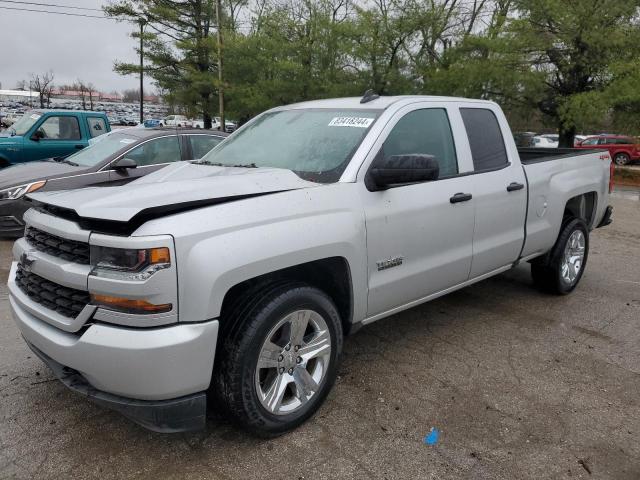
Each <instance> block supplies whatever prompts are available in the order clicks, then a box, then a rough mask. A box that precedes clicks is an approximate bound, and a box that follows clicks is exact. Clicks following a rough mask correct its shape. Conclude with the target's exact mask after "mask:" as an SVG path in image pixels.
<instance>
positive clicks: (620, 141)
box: [616, 138, 633, 145]
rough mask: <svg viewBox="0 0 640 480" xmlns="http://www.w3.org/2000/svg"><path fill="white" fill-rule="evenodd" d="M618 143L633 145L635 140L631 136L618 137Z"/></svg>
mask: <svg viewBox="0 0 640 480" xmlns="http://www.w3.org/2000/svg"><path fill="white" fill-rule="evenodd" d="M616 143H617V144H618V145H632V144H633V140H631V139H630V138H618V139H616Z"/></svg>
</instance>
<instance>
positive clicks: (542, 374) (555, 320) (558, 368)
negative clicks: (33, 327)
mask: <svg viewBox="0 0 640 480" xmlns="http://www.w3.org/2000/svg"><path fill="white" fill-rule="evenodd" d="M635 198H637V197H634V196H633V195H630V196H626V197H618V198H616V199H615V200H614V202H613V203H614V207H615V222H614V224H613V225H611V226H610V227H608V228H605V229H601V230H598V231H596V232H595V233H594V234H593V236H592V237H591V254H590V257H589V265H588V267H587V272H586V274H585V276H584V278H583V280H582V283H581V285H580V287H579V288H578V290H577V291H576V292H574V294H572V295H570V296H567V297H553V296H548V295H545V294H542V293H540V292H538V291H536V290H534V289H533V288H532V287H531V281H530V277H529V269H528V266H526V265H525V266H520V267H518V268H516V269H514V270H512V271H510V272H508V273H506V274H503V275H500V276H499V277H496V278H494V279H491V280H488V281H485V282H483V283H480V284H477V285H475V286H472V287H469V288H466V289H464V290H462V291H459V292H456V293H454V294H451V295H449V296H447V297H445V298H442V299H439V300H437V301H434V302H432V303H429V304H426V305H423V306H421V307H417V308H414V309H412V310H409V311H407V312H404V313H402V314H399V315H396V316H394V317H393V318H390V319H387V320H383V321H380V322H378V323H375V324H373V325H371V326H369V327H366V328H364V329H362V330H361V331H359V332H358V333H357V334H355V335H353V336H352V337H350V338H349V339H347V341H346V344H345V355H344V363H343V366H342V371H341V374H340V378H339V380H338V383H337V385H336V387H335V388H334V390H333V392H332V393H331V395H330V396H329V398H328V401H327V402H326V404H325V405H324V407H323V408H322V409H321V410H320V412H319V413H318V415H316V416H315V417H314V418H313V419H312V420H311V421H310V422H309V423H307V424H306V425H304V426H303V427H301V428H300V429H299V430H297V431H296V432H294V433H292V434H289V435H286V436H284V437H281V438H279V439H276V440H271V441H263V440H256V439H253V438H250V437H248V436H246V435H245V434H243V433H242V432H240V431H238V430H237V429H235V428H234V427H233V426H232V425H229V424H228V422H227V421H226V420H225V419H224V418H218V417H216V416H215V415H212V417H211V420H210V422H209V425H208V428H207V430H206V431H204V432H200V433H196V434H178V435H173V436H163V435H159V434H154V433H149V432H147V431H145V430H143V429H142V428H140V427H137V426H136V425H134V424H132V423H130V422H129V421H127V420H125V419H123V418H122V417H120V416H119V415H117V414H114V413H112V412H109V411H107V410H103V409H101V408H99V407H97V406H95V405H93V404H91V403H89V402H88V401H86V400H85V399H83V398H81V397H79V396H77V395H75V394H73V393H71V392H69V391H67V390H66V389H65V388H64V387H63V386H62V385H61V384H60V383H58V382H57V381H55V380H54V379H53V377H52V375H51V374H50V373H49V371H48V370H47V369H46V368H45V367H44V366H43V364H42V363H41V362H40V361H39V360H38V359H37V358H35V357H34V355H33V354H32V353H31V352H30V351H29V350H28V349H27V347H26V346H25V345H24V343H23V342H22V340H21V339H20V336H19V334H18V331H17V329H16V327H15V326H14V324H13V321H12V320H11V318H10V312H9V307H8V301H7V293H6V288H5V287H4V285H2V286H0V327H1V329H2V335H1V336H0V396H1V399H0V418H1V419H2V420H1V422H0V478H71V477H75V478H83V479H84V478H150V479H151V478H176V479H178V478H187V477H188V478H221V479H227V478H268V479H271V480H272V479H275V478H278V479H279V478H285V477H287V478H290V479H300V478H305V479H316V478H338V477H339V478H438V479H446V478H469V479H496V478H498V479H502V478H504V479H514V478H536V479H538V478H554V479H557V478H572V479H573V478H599V479H600V478H610V479H616V480H624V479H633V480H638V479H639V478H640V349H639V348H638V347H639V345H640V202H639V201H637V200H635ZM10 248H11V244H10V243H9V242H1V243H0V267H1V268H2V270H1V272H0V277H2V280H3V282H2V283H3V284H4V279H5V278H6V275H7V273H8V268H9V261H10V260H9V259H10ZM432 427H436V428H437V429H438V430H439V431H440V437H439V441H438V442H437V444H435V445H426V444H425V443H424V442H423V438H424V437H425V435H426V434H428V433H429V431H430V430H431V428H432Z"/></svg>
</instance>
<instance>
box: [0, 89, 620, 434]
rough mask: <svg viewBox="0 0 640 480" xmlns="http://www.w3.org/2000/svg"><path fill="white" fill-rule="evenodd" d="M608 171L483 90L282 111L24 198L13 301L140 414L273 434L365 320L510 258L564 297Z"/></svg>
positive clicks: (95, 381) (58, 367)
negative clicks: (157, 163) (222, 418)
mask: <svg viewBox="0 0 640 480" xmlns="http://www.w3.org/2000/svg"><path fill="white" fill-rule="evenodd" d="M174 130H175V129H174ZM136 134H140V135H142V133H139V132H136ZM127 138H128V137H126V133H125V132H122V133H120V132H118V133H117V134H115V133H114V134H111V135H110V136H109V137H107V138H105V139H103V140H101V141H99V142H97V143H96V144H95V145H94V146H93V147H91V148H92V149H99V148H100V149H102V148H107V147H109V148H111V146H112V145H113V142H116V143H121V142H122V140H124V139H127ZM183 141H187V142H188V141H190V140H187V139H183ZM125 143H126V142H125ZM129 145H133V142H131V143H130V144H129ZM90 151H91V149H89V150H87V153H89V152H90ZM96 151H97V150H96ZM113 154H114V155H115V154H116V153H115V152H114V153H113ZM78 155H79V154H78ZM118 155H120V157H119V158H120V159H119V160H115V161H116V162H118V163H117V164H116V165H115V166H116V167H117V166H120V167H121V169H122V170H124V172H118V171H117V170H115V171H114V175H125V174H127V173H131V172H130V171H128V169H127V168H126V164H127V161H128V160H129V159H130V157H131V155H132V153H131V152H129V153H125V154H124V155H123V154H122V153H120V154H118ZM74 158H75V159H76V160H77V158H78V157H69V160H70V161H74ZM154 158H155V156H154ZM136 162H137V161H136ZM63 165H64V166H65V167H66V165H67V164H63ZM611 174H612V171H611V159H610V156H609V153H608V152H607V151H598V150H586V149H585V150H573V149H566V150H565V149H556V150H552V149H541V148H529V149H520V150H518V149H517V147H516V145H515V142H514V140H513V137H512V134H511V132H510V130H509V127H508V124H507V120H506V118H505V116H504V114H503V112H502V110H501V109H500V107H498V106H497V105H496V104H495V103H492V102H487V101H479V100H468V99H457V98H444V97H421V96H412V97H378V96H377V95H374V94H371V93H370V92H368V93H367V94H366V95H365V97H363V98H362V99H361V98H346V99H333V100H331V99H329V100H320V101H315V102H306V103H301V104H296V105H291V106H287V107H280V108H275V109H272V110H270V111H268V112H265V113H263V114H262V115H259V116H258V117H256V118H254V119H253V120H251V121H250V122H249V123H248V124H247V125H246V126H245V127H243V128H241V129H240V130H238V131H237V132H236V133H234V134H233V135H232V136H230V137H229V138H228V139H227V140H225V141H224V142H222V143H220V144H219V145H218V146H216V147H215V148H213V150H211V151H210V152H209V153H207V154H206V155H204V157H203V158H202V159H201V160H200V161H198V162H178V163H174V164H172V165H170V166H167V167H166V168H164V169H162V170H160V171H156V172H154V173H151V174H149V175H147V176H145V177H143V178H141V179H139V180H137V181H136V182H134V183H129V184H127V185H122V186H115V187H111V188H108V189H100V188H83V189H79V190H71V191H67V192H47V191H45V187H46V185H45V186H43V187H42V188H41V189H40V190H39V191H35V192H31V193H28V194H27V198H28V200H29V201H31V202H32V205H33V206H34V208H31V209H30V210H28V211H27V213H26V214H25V223H26V234H25V237H24V238H22V239H20V240H18V242H17V243H16V244H15V246H14V249H13V253H14V262H13V264H12V266H11V271H10V274H9V280H8V286H9V295H10V304H11V309H12V312H13V316H14V319H15V321H16V323H17V325H18V327H19V329H20V331H21V333H22V336H23V338H24V339H25V341H26V343H27V345H28V346H29V347H30V348H31V349H32V350H33V351H34V352H35V354H36V355H37V356H38V357H40V358H41V359H42V361H43V362H44V363H45V364H47V365H48V366H49V367H50V368H51V370H52V371H53V372H54V374H55V375H56V376H57V377H58V378H59V379H60V380H61V381H62V382H63V383H64V384H65V385H66V386H68V387H69V388H71V389H73V390H74V391H76V392H78V393H80V394H83V395H85V396H88V397H90V398H91V399H92V400H94V401H96V402H98V403H99V404H101V405H103V406H107V407H109V408H112V409H115V410H117V411H119V412H121V413H123V414H124V415H126V416H127V417H129V418H131V419H132V420H134V421H136V422H138V423H140V424H141V425H143V426H145V427H147V428H150V429H152V430H156V431H162V432H177V431H186V430H193V429H198V428H203V427H204V425H205V419H206V414H207V408H208V405H209V406H210V407H213V406H215V408H221V409H222V410H223V411H224V412H225V413H226V414H227V415H229V416H230V417H231V418H233V419H234V420H235V421H236V422H238V423H239V424H240V425H241V426H243V427H244V428H246V429H247V430H248V431H250V432H252V433H254V434H256V435H260V436H266V437H269V436H275V435H279V434H282V433H284V432H286V431H289V430H291V429H293V428H295V427H296V426H298V425H300V424H301V423H303V422H305V421H306V420H307V419H309V418H310V417H311V416H312V415H313V414H314V412H316V411H317V409H318V408H319V407H320V405H321V404H322V403H323V401H324V399H325V398H326V396H327V394H328V393H329V391H330V389H331V387H332V385H333V383H334V382H335V379H336V376H337V374H338V371H339V365H340V360H341V353H342V346H343V342H344V338H345V336H346V335H348V334H349V333H350V332H353V331H355V330H357V329H358V328H360V327H361V326H363V325H366V324H369V323H371V322H374V321H376V320H379V319H382V318H385V317H388V316H390V315H392V314H394V313H396V312H400V311H402V310H404V309H407V308H410V307H413V306H415V305H418V304H421V303H423V302H426V301H429V300H432V299H434V298H437V297H439V296H441V295H444V294H447V293H449V292H452V291H454V290H458V289H460V288H463V287H465V286H467V285H470V284H472V283H474V282H478V281H481V280H483V279H486V278H488V277H491V276H493V275H496V274H499V273H501V272H504V271H506V270H509V269H511V268H513V267H514V266H516V265H518V264H521V263H523V262H530V263H531V273H532V276H533V280H534V282H535V284H536V285H538V286H539V287H540V288H542V289H545V290H547V291H549V292H552V293H555V294H568V293H570V292H572V291H573V290H574V289H575V288H576V287H577V285H578V283H579V282H580V279H581V278H582V275H583V273H584V271H585V268H586V265H587V260H588V255H589V235H590V232H591V230H592V229H594V228H597V227H602V226H605V225H607V224H609V223H610V222H611V215H612V208H611V207H610V206H609V205H608V202H609V193H610V191H611V188H612V184H611V179H612V176H611ZM48 183H49V182H47V184H48ZM52 183H53V182H52ZM212 399H215V402H210V401H211V400H212Z"/></svg>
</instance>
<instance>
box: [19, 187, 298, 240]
mask: <svg viewBox="0 0 640 480" xmlns="http://www.w3.org/2000/svg"><path fill="white" fill-rule="evenodd" d="M287 191H290V189H287V190H275V191H273V192H260V193H249V194H246V195H231V196H228V197H218V198H206V199H203V200H193V201H190V202H182V203H174V204H170V205H159V206H157V207H149V208H145V209H143V210H140V211H139V212H138V213H136V214H135V215H134V216H133V217H131V219H129V220H128V221H119V220H106V219H103V218H92V217H81V216H80V215H78V212H76V211H75V210H73V209H71V208H65V207H58V206H56V205H51V204H49V203H44V202H40V201H38V200H33V199H27V201H28V202H31V203H32V204H33V208H35V209H36V210H39V211H41V212H43V213H46V214H49V215H53V216H56V217H61V218H64V219H66V220H70V221H72V222H75V223H77V224H78V225H79V226H80V228H82V229H84V230H91V231H92V232H96V233H104V234H107V235H120V236H129V235H131V234H132V233H133V232H135V231H136V230H137V229H138V228H140V227H141V226H142V225H143V224H144V223H146V222H148V221H149V220H154V219H156V218H161V217H166V216H168V215H173V214H176V213H182V212H187V211H189V210H196V209H198V208H203V207H210V206H212V205H220V204H223V203H229V202H235V201H239V200H245V199H248V198H254V197H261V196H265V195H271V194H274V193H282V192H287Z"/></svg>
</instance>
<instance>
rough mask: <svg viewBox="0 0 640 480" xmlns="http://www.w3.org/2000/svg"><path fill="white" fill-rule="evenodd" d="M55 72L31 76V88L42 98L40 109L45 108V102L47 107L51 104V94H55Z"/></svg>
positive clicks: (50, 71)
mask: <svg viewBox="0 0 640 480" xmlns="http://www.w3.org/2000/svg"><path fill="white" fill-rule="evenodd" d="M53 78H54V77H53V71H52V70H49V71H48V72H45V73H43V74H41V75H34V74H33V73H32V74H31V81H30V84H31V88H33V90H35V91H36V92H38V96H39V97H40V108H44V104H45V101H46V103H47V106H49V105H50V104H51V93H52V92H53Z"/></svg>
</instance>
